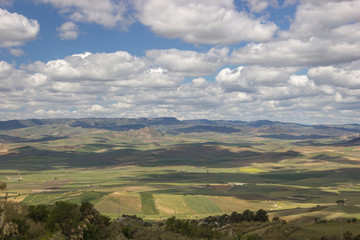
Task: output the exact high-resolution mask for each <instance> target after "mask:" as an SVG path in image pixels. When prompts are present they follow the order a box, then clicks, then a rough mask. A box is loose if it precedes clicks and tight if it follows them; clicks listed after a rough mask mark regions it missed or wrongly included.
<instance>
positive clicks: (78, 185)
mask: <svg viewBox="0 0 360 240" xmlns="http://www.w3.org/2000/svg"><path fill="white" fill-rule="evenodd" d="M139 131H141V129H140V130H139ZM143 131H144V130H143ZM1 136H7V138H6V139H5V138H4V137H3V138H2V141H1V145H0V181H3V182H6V184H7V189H6V190H4V191H1V192H0V197H2V198H5V197H7V199H9V200H16V201H22V202H24V203H28V204H39V203H54V202H56V201H59V200H69V201H72V202H76V203H81V202H82V201H90V202H92V203H93V204H95V207H96V208H97V209H98V210H99V211H101V212H102V213H104V214H107V215H109V216H111V217H117V216H118V215H121V214H136V215H138V216H141V217H144V218H145V219H163V218H168V217H170V216H174V215H176V216H178V217H180V218H200V217H203V216H208V215H220V214H223V213H231V212H233V211H238V212H242V211H244V210H245V209H251V210H257V209H260V208H262V209H265V210H266V211H268V212H269V213H270V215H271V216H280V217H282V218H286V219H289V220H297V221H302V220H304V221H306V219H314V218H326V219H334V218H343V217H346V218H348V217H356V218H360V146H358V145H356V144H355V145H351V146H349V145H341V144H336V143H338V142H342V141H343V140H342V139H341V138H334V137H332V138H330V137H329V138H325V137H324V138H321V139H319V138H318V139H311V141H310V140H309V139H308V140H306V141H304V140H303V139H300V140H299V139H291V140H283V139H279V138H273V136H272V137H271V138H270V137H266V136H264V135H263V134H254V133H251V134H250V133H243V132H233V133H211V134H210V133H207V132H203V133H182V134H176V135H170V134H160V133H159V132H157V131H156V130H151V131H150V130H146V131H145V133H144V132H140V133H139V132H136V131H132V132H130V131H129V132H117V131H111V130H105V129H84V128H80V127H70V126H67V125H44V126H35V127H27V128H21V129H12V130H7V131H2V132H1ZM9 136H11V137H12V138H11V139H12V140H11V141H10V140H9V138H10V137H9ZM49 136H52V137H49ZM14 139H17V140H16V141H15V140H14ZM19 139H22V140H21V141H19ZM24 139H25V140H26V139H27V140H26V141H25V140H24ZM337 200H345V205H344V206H342V205H337V203H336V201H337Z"/></svg>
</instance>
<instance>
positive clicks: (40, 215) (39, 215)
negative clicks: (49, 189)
mask: <svg viewBox="0 0 360 240" xmlns="http://www.w3.org/2000/svg"><path fill="white" fill-rule="evenodd" d="M28 210H29V213H28V215H27V217H28V218H30V219H32V220H33V221H34V222H35V223H36V224H38V223H39V222H46V220H47V219H48V217H49V214H50V208H49V206H47V205H44V204H39V205H30V206H29V208H28Z"/></svg>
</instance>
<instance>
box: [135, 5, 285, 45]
mask: <svg viewBox="0 0 360 240" xmlns="http://www.w3.org/2000/svg"><path fill="white" fill-rule="evenodd" d="M135 8H136V10H137V17H138V19H139V20H140V22H142V23H143V24H144V25H146V26H149V27H150V29H151V30H152V31H153V32H155V33H157V34H159V35H161V36H165V37H167V38H181V39H183V40H184V41H186V42H189V43H195V44H233V43H239V42H242V41H257V42H262V41H268V40H270V39H272V37H273V35H274V33H275V32H276V30H277V29H278V28H277V26H276V25H275V24H274V23H271V22H264V21H262V20H260V19H255V18H252V17H250V16H249V15H248V14H247V13H246V12H239V11H237V10H236V8H235V6H234V3H233V1H232V0H210V1H202V0H195V1H194V0H191V1H190V0H185V1H184V0H173V1H169V0H136V1H135Z"/></svg>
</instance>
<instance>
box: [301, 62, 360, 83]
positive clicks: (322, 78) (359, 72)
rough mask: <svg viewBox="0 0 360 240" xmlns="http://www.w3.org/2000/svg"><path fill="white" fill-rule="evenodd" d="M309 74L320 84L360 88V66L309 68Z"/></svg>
mask: <svg viewBox="0 0 360 240" xmlns="http://www.w3.org/2000/svg"><path fill="white" fill-rule="evenodd" d="M359 62H360V61H359ZM308 76H309V77H310V78H311V79H313V80H314V81H315V82H316V83H317V84H319V85H320V84H322V85H331V86H335V87H345V88H350V89H360V68H358V69H354V68H352V69H349V68H347V67H335V66H325V67H316V68H311V69H309V71H308Z"/></svg>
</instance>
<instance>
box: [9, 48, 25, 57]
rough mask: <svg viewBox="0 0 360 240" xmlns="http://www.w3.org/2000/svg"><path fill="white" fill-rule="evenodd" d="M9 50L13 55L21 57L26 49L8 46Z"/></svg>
mask: <svg viewBox="0 0 360 240" xmlns="http://www.w3.org/2000/svg"><path fill="white" fill-rule="evenodd" d="M8 51H9V53H10V54H11V55H13V56H15V57H20V56H21V55H24V54H25V53H24V51H23V50H22V49H20V48H8Z"/></svg>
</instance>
